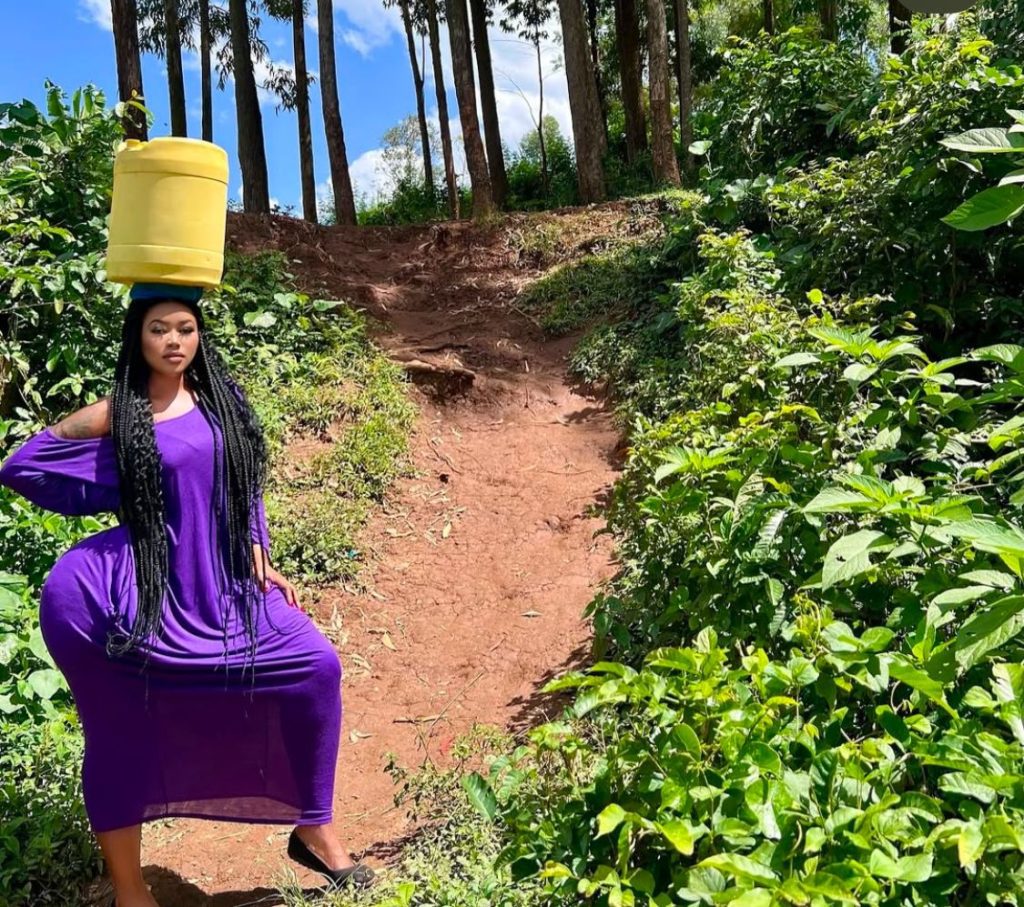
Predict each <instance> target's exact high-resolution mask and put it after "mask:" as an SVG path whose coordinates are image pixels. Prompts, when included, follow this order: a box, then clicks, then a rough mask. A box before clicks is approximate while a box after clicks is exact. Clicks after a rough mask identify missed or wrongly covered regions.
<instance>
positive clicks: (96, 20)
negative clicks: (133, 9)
mask: <svg viewBox="0 0 1024 907" xmlns="http://www.w3.org/2000/svg"><path fill="white" fill-rule="evenodd" d="M78 18H79V19H81V20H82V21H83V22H91V23H92V24H93V25H98V26H99V27H100V28H104V29H106V30H107V31H109V32H112V31H113V30H114V20H113V19H112V18H111V16H110V0H78Z"/></svg>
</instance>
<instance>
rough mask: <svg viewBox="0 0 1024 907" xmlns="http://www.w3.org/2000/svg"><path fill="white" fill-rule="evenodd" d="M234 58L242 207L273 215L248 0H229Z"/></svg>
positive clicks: (251, 211) (252, 212) (254, 212)
mask: <svg viewBox="0 0 1024 907" xmlns="http://www.w3.org/2000/svg"><path fill="white" fill-rule="evenodd" d="M228 16H229V17H230V22H231V58H232V66H233V68H234V76H235V108H236V111H237V114H238V163H239V166H240V167H241V170H242V207H243V208H244V209H245V211H246V212H247V213H251V214H269V213H270V188H269V186H268V185H267V152H266V149H265V148H264V145H263V116H262V114H261V113H260V101H259V97H258V96H257V95H256V77H255V76H254V75H253V70H252V41H251V39H250V36H249V9H248V3H247V2H246V0H229V2H228Z"/></svg>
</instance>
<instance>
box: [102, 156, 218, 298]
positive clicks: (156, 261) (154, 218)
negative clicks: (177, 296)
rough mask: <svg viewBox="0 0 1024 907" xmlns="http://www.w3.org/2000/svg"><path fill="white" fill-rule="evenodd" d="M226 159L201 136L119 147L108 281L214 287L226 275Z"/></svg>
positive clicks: (116, 159)
mask: <svg viewBox="0 0 1024 907" xmlns="http://www.w3.org/2000/svg"><path fill="white" fill-rule="evenodd" d="M227 210H228V155H227V152H226V151H225V150H224V149H223V148H221V147H220V146H219V145H214V144H213V143H211V142H204V141H200V140H199V139H187V138H176V137H170V136H167V137H162V138H156V139H152V140H151V141H149V142H140V141H138V140H137V139H129V140H128V141H126V142H122V143H121V145H120V146H119V147H118V149H117V156H116V157H115V158H114V190H113V202H112V204H111V208H110V221H109V238H108V241H107V280H112V281H114V282H116V283H127V284H132V283H170V284H178V285H185V286H193V287H204V288H209V287H215V286H217V285H218V284H219V283H220V281H221V277H222V276H223V273H224V231H225V227H226V225H227Z"/></svg>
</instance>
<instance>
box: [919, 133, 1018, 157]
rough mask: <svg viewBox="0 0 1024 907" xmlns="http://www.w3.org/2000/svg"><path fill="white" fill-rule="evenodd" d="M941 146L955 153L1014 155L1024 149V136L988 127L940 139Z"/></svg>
mask: <svg viewBox="0 0 1024 907" xmlns="http://www.w3.org/2000/svg"><path fill="white" fill-rule="evenodd" d="M939 144H940V145H945V146H946V147H947V148H952V149H953V150H954V151H972V152H974V153H975V154H1013V153H1014V152H1018V151H1021V150H1022V149H1024V136H1022V135H1020V134H1018V133H1015V132H1010V131H1009V130H1008V129H1000V128H998V127H987V128H984V129H968V130H967V131H966V132H961V133H958V134H957V135H948V136H946V138H944V139H939Z"/></svg>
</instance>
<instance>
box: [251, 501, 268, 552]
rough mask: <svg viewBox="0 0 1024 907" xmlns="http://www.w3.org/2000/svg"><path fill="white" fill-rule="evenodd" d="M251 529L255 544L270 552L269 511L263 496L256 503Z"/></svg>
mask: <svg viewBox="0 0 1024 907" xmlns="http://www.w3.org/2000/svg"><path fill="white" fill-rule="evenodd" d="M251 529H252V541H253V544H259V545H262V546H263V547H264V548H266V549H267V551H270V531H269V530H268V529H267V510H266V507H265V505H264V503H263V495H262V494H261V495H259V496H258V497H257V498H256V500H255V502H254V506H253V519H252V523H251Z"/></svg>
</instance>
